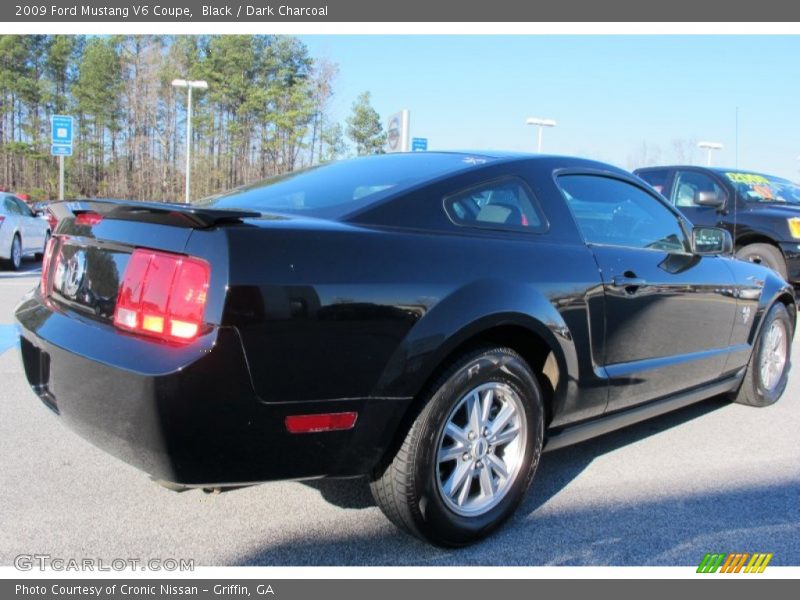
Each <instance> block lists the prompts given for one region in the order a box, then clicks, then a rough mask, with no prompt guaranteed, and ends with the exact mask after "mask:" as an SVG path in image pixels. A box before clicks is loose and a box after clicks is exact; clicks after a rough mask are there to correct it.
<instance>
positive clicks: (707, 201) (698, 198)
mask: <svg viewBox="0 0 800 600" xmlns="http://www.w3.org/2000/svg"><path fill="white" fill-rule="evenodd" d="M694 203H695V204H697V205H698V206H712V207H714V208H719V207H720V206H722V205H723V204H725V198H723V197H722V196H720V195H719V194H718V193H717V192H696V193H695V195H694Z"/></svg>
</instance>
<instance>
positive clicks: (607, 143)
mask: <svg viewBox="0 0 800 600" xmlns="http://www.w3.org/2000/svg"><path fill="white" fill-rule="evenodd" d="M365 27H368V25H366V24H365ZM300 37H301V39H302V40H303V41H304V42H305V43H306V44H307V45H308V47H309V49H310V50H311V52H312V55H314V56H316V57H325V58H327V59H329V60H331V61H333V62H336V63H338V65H339V67H340V70H341V72H340V75H339V78H338V80H337V82H336V85H335V91H336V96H335V98H334V100H333V103H332V112H333V116H334V117H335V118H338V119H342V120H343V119H344V118H345V117H346V116H347V114H348V113H349V110H350V106H351V104H352V103H353V100H354V99H355V97H356V96H357V95H358V94H359V93H360V92H362V91H365V90H369V91H370V92H371V93H372V102H373V105H374V106H375V108H376V109H377V110H378V112H379V113H380V114H381V116H382V117H384V118H385V117H387V116H388V115H390V114H391V113H394V112H396V111H398V110H399V109H401V108H408V109H409V110H410V111H411V133H412V135H413V136H415V137H427V138H428V139H429V148H430V149H450V148H470V149H479V148H489V149H508V150H521V151H533V150H535V148H536V132H535V129H536V128H535V127H531V126H526V125H525V119H526V118H527V117H528V116H538V117H545V118H553V119H556V120H557V121H558V126H557V127H556V128H555V129H552V130H551V129H547V130H545V132H544V151H545V152H548V153H554V154H573V155H580V156H587V157H591V158H595V159H599V160H604V161H607V162H611V163H614V164H617V165H619V166H622V167H625V168H629V167H631V166H632V161H634V162H638V161H641V160H642V157H643V153H642V144H643V143H644V144H646V145H647V148H648V153H649V155H650V156H651V157H654V158H655V159H656V160H658V162H662V163H663V162H674V161H676V160H678V158H679V157H680V154H679V152H678V151H677V150H676V149H675V142H674V141H675V140H680V141H682V143H683V145H684V147H686V146H689V144H688V142H689V141H692V140H694V141H695V142H696V141H699V140H710V141H716V142H721V143H723V144H724V145H725V148H724V150H722V151H720V152H717V153H715V156H714V162H715V164H718V165H719V164H721V165H725V166H734V164H735V163H736V158H737V157H736V154H737V153H736V107H737V106H738V107H739V144H738V164H739V166H740V168H749V169H754V170H759V171H765V172H769V173H773V174H776V175H781V176H784V177H790V178H792V179H800V160H798V155H800V77H798V67H799V66H800V37H798V36H778V35H773V36H724V35H708V36H588V35H586V36H561V35H559V36H511V35H509V36H457V35H441V36H407V35H402V36H389V35H379V36H367V35H365V36H344V35H334V36H330V35H325V36H321V35H308V36H300ZM691 147H692V148H693V145H692V146H691ZM704 152H705V151H700V150H697V149H694V150H693V153H694V156H693V157H692V158H693V160H694V162H695V163H704V161H705V154H704ZM684 155H687V153H686V152H684Z"/></svg>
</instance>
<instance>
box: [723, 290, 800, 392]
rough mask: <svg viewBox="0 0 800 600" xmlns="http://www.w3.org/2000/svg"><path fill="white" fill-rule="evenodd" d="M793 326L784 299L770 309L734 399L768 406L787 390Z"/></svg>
mask: <svg viewBox="0 0 800 600" xmlns="http://www.w3.org/2000/svg"><path fill="white" fill-rule="evenodd" d="M793 334H794V326H793V324H792V320H791V318H790V317H789V312H788V311H787V310H786V307H785V306H784V305H783V304H782V303H781V302H776V303H775V304H774V305H773V306H772V308H770V310H769V312H768V313H767V315H766V317H765V318H764V323H763V325H762V326H761V332H760V333H759V335H758V340H756V344H755V348H753V355H752V356H751V357H750V364H749V365H748V366H747V373H746V375H745V378H744V381H743V382H742V386H741V387H740V388H739V391H738V392H737V394H736V397H735V398H734V400H735V401H736V402H738V403H739V404H747V405H749V406H769V405H770V404H774V403H775V402H777V401H778V399H779V398H780V397H781V395H782V394H783V392H784V390H785V389H786V382H787V380H788V378H789V365H790V359H791V353H792V337H793Z"/></svg>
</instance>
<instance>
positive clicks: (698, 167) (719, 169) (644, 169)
mask: <svg viewBox="0 0 800 600" xmlns="http://www.w3.org/2000/svg"><path fill="white" fill-rule="evenodd" d="M664 169H692V170H694V171H711V172H712V173H717V174H719V175H724V174H725V173H749V174H751V175H761V176H762V177H767V178H769V179H775V180H778V181H787V182H791V180H790V179H786V178H785V177H780V176H779V175H770V174H769V173H762V172H760V171H755V170H753V169H743V168H741V167H739V168H736V167H706V166H703V165H658V166H653V167H640V168H638V169H634V170H633V172H634V174H636V173H644V172H647V171H662V170H664Z"/></svg>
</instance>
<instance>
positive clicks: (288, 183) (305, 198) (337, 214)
mask: <svg viewBox="0 0 800 600" xmlns="http://www.w3.org/2000/svg"><path fill="white" fill-rule="evenodd" d="M490 160H492V159H491V158H488V157H485V156H478V155H469V154H456V153H442V154H435V153H427V152H419V153H411V154H390V155H381V156H368V157H362V158H356V159H352V160H345V161H341V162H332V163H327V164H324V165H320V166H315V167H310V168H307V169H303V170H300V171H293V172H291V173H287V174H284V175H278V176H275V177H272V178H270V179H266V180H264V181H260V182H258V183H254V184H250V185H246V186H242V187H239V188H236V189H234V190H232V191H230V192H226V193H223V194H218V195H215V196H210V197H208V198H204V199H202V200H198V201H196V202H195V204H196V205H198V206H204V207H209V208H221V209H225V208H231V209H232V208H236V209H244V210H255V211H260V212H266V213H268V212H281V213H297V214H304V215H309V216H313V217H324V218H334V219H335V218H341V217H343V216H345V215H348V214H350V213H352V212H354V211H356V210H359V209H361V208H364V207H366V206H368V205H370V204H373V203H375V202H377V201H379V200H382V199H383V198H386V197H387V196H389V195H391V194H394V193H397V192H401V191H403V190H406V189H410V188H412V187H414V186H415V185H417V184H420V183H423V182H425V181H429V180H432V179H436V178H438V177H440V176H443V175H446V174H448V173H454V172H456V171H461V170H465V169H470V168H474V167H475V166H476V165H480V164H484V163H486V162H488V161H490Z"/></svg>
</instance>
